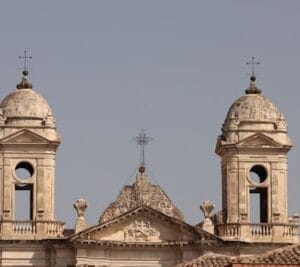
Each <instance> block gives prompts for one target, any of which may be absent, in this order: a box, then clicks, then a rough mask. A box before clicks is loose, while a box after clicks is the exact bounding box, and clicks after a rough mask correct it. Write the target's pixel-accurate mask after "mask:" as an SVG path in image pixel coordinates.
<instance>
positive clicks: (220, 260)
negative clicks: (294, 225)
mask: <svg viewBox="0 0 300 267" xmlns="http://www.w3.org/2000/svg"><path fill="white" fill-rule="evenodd" d="M232 263H241V264H291V265H292V264H294V265H295V264H297V265H300V245H291V246H286V247H283V248H279V249H276V250H273V251H270V252H267V253H263V254H261V255H257V256H249V257H227V256H221V255H204V256H201V257H198V258H197V259H195V260H193V261H191V262H189V263H186V264H181V265H178V267H199V266H201V267H225V266H229V265H230V264H232Z"/></svg>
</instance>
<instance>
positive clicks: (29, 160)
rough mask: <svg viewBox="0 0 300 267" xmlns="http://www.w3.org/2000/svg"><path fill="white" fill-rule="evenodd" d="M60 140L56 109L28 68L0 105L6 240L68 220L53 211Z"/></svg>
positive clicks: (42, 232)
mask: <svg viewBox="0 0 300 267" xmlns="http://www.w3.org/2000/svg"><path fill="white" fill-rule="evenodd" d="M25 56H26V55H25ZM59 144H60V137H59V134H58V133H57V131H56V127H55V120H54V118H53V115H52V112H51V109H50V107H49V105H48V104H47V102H46V100H45V99H44V98H43V97H42V96H40V95H39V94H38V93H36V92H35V91H34V90H33V89H32V84H31V83H30V82H29V81H28V71H27V70H26V68H25V70H24V71H23V77H22V80H21V82H20V83H19V84H18V85H17V88H16V90H15V91H13V92H12V93H11V94H9V95H8V96H7V97H5V98H4V99H3V101H2V102H1V104H0V157H1V160H0V196H1V198H0V214H1V222H0V224H1V228H0V229H1V232H0V238H1V239H39V238H55V237H58V236H61V235H62V232H63V223H62V222H57V221H56V220H55V214H54V186H55V185H54V183H55V155H56V150H57V148H58V146H59ZM20 193H22V195H26V196H27V198H26V201H25V202H28V203H18V201H20V200H18V197H17V196H18V195H19V194H20ZM18 206H20V207H21V209H26V211H25V213H22V214H17V207H18ZM25 206H26V208H25ZM24 214H26V215H25V216H24ZM22 216H24V218H23V217H22Z"/></svg>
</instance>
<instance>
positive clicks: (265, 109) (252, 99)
mask: <svg viewBox="0 0 300 267" xmlns="http://www.w3.org/2000/svg"><path fill="white" fill-rule="evenodd" d="M260 93H261V91H260V90H259V89H258V88H257V87H256V86H255V82H251V83H250V87H249V88H248V89H247V90H246V95H244V96H242V97H240V98H239V99H237V100H236V101H235V102H234V103H233V104H232V105H231V107H230V109H229V111H228V113H227V116H226V119H225V123H224V129H225V130H226V129H228V128H233V127H234V125H235V127H238V125H239V124H240V123H241V122H249V123H273V124H274V125H276V126H275V127H274V129H279V128H280V129H285V128H286V122H285V119H284V117H283V114H282V113H281V112H280V111H279V110H278V108H277V107H276V106H275V104H274V103H273V102H272V101H271V100H270V99H268V98H267V97H265V96H263V95H261V94H260Z"/></svg>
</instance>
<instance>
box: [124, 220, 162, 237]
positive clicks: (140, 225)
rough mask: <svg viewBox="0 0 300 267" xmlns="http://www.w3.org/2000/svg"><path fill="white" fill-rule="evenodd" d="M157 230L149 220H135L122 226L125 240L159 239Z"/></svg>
mask: <svg viewBox="0 0 300 267" xmlns="http://www.w3.org/2000/svg"><path fill="white" fill-rule="evenodd" d="M159 235H160V233H159V231H158V230H157V229H155V228H154V227H153V226H152V225H151V221H144V220H140V221H135V222H133V223H131V224H130V225H129V226H127V227H125V228H124V240H125V241H136V242H143V241H159V240H160V239H159Z"/></svg>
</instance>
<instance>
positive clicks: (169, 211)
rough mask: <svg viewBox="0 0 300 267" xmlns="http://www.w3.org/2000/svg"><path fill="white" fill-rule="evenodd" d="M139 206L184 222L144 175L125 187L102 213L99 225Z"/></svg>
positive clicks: (169, 202)
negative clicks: (147, 207)
mask: <svg viewBox="0 0 300 267" xmlns="http://www.w3.org/2000/svg"><path fill="white" fill-rule="evenodd" d="M141 205H145V206H149V207H151V208H153V209H155V210H157V211H159V212H161V213H164V214H166V215H168V216H170V217H172V218H175V219H179V220H181V221H184V217H183V215H182V214H181V212H180V211H179V209H178V208H177V207H176V206H175V204H174V203H173V202H172V201H171V200H170V198H169V197H168V196H167V195H166V193H165V192H164V191H163V190H162V189H161V187H160V186H158V185H153V184H151V183H150V182H149V181H148V177H147V175H146V174H145V173H143V174H138V175H137V177H136V182H135V183H134V184H133V185H126V186H124V187H123V189H122V190H121V192H120V194H119V196H118V197H117V199H116V201H114V202H112V203H111V204H110V205H109V206H108V207H107V208H106V209H105V211H104V212H103V213H102V215H101V216H100V219H99V223H103V222H105V221H108V220H111V219H113V218H116V217H118V216H120V215H121V214H124V213H126V212H128V211H130V210H132V209H134V208H136V207H139V206H141Z"/></svg>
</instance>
